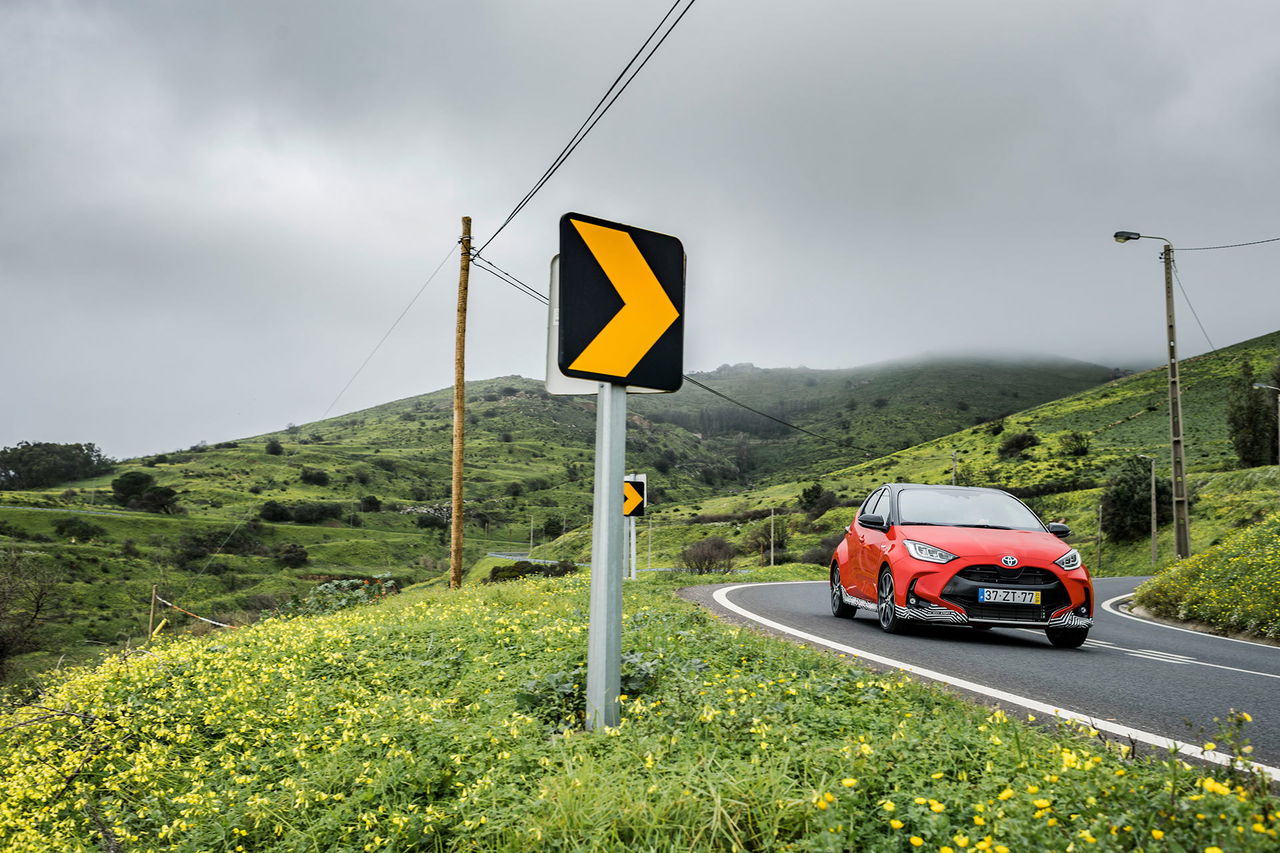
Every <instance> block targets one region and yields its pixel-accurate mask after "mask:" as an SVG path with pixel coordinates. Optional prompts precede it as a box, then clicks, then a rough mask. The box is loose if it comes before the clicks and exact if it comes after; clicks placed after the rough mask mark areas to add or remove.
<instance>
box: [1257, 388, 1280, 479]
mask: <svg viewBox="0 0 1280 853" xmlns="http://www.w3.org/2000/svg"><path fill="white" fill-rule="evenodd" d="M1253 387H1254V388H1266V389H1267V390H1268V391H1275V392H1276V464H1278V465H1280V388H1277V387H1276V386H1274V385H1264V384H1263V383H1261V382H1255V383H1253Z"/></svg>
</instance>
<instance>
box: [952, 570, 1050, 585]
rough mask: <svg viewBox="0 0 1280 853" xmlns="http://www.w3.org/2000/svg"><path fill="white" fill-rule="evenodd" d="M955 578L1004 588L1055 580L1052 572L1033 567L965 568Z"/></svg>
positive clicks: (1048, 582)
mask: <svg viewBox="0 0 1280 853" xmlns="http://www.w3.org/2000/svg"><path fill="white" fill-rule="evenodd" d="M955 576H956V577H958V578H964V579H966V580H971V581H974V582H975V583H984V584H993V583H995V584H1002V585H1005V586H1010V585H1017V586H1040V585H1042V584H1050V583H1054V582H1055V581H1056V580H1057V577H1056V576H1055V575H1054V574H1053V572H1051V571H1049V570H1048V569H1041V568H1037V567H1035V566H1019V567H1017V568H1013V569H1006V568H1005V567H1004V566H967V567H965V568H963V569H961V570H960V571H958V572H956V575H955Z"/></svg>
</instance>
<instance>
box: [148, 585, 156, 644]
mask: <svg viewBox="0 0 1280 853" xmlns="http://www.w3.org/2000/svg"><path fill="white" fill-rule="evenodd" d="M155 632H156V585H155V584H152V585H151V615H150V616H148V617H147V641H148V642H150V641H151V635H152V634H154V633H155Z"/></svg>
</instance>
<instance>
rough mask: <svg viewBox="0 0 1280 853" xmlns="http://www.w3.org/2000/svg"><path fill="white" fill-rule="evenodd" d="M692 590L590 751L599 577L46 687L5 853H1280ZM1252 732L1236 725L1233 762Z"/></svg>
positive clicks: (1171, 770) (1185, 782) (328, 622)
mask: <svg viewBox="0 0 1280 853" xmlns="http://www.w3.org/2000/svg"><path fill="white" fill-rule="evenodd" d="M797 571H798V572H799V573H800V574H801V575H802V576H807V572H808V571H809V570H808V569H807V568H806V567H795V566H792V567H786V568H775V569H771V570H770V569H766V570H761V572H760V573H759V574H757V575H755V576H751V577H743V578H742V579H752V577H754V578H767V579H782V578H785V577H787V576H793V575H794V574H795V573H796V572H797ZM735 579H736V578H735ZM684 582H687V578H680V577H669V578H651V579H648V580H646V581H644V582H640V583H633V584H628V585H627V588H626V601H625V621H624V648H623V651H624V658H623V660H624V664H623V679H624V688H623V689H624V690H625V691H626V694H627V695H626V697H625V699H624V701H623V713H622V723H621V725H620V726H619V727H617V728H616V729H608V730H604V731H598V732H590V733H588V732H584V731H583V730H582V729H581V723H582V719H581V708H582V699H583V695H582V694H583V680H584V675H583V665H584V656H585V648H586V627H587V626H586V618H585V613H586V608H587V588H588V579H587V577H585V576H584V575H570V576H567V577H563V578H536V579H535V578H526V579H524V580H518V581H513V582H509V583H502V584H496V585H477V586H475V587H473V588H469V589H464V590H462V591H456V592H450V591H446V590H427V589H417V590H411V591H410V592H408V593H406V594H404V595H400V596H395V597H393V598H391V599H389V600H387V601H385V602H383V603H382V604H378V605H374V606H361V607H355V608H351V609H347V610H343V611H341V612H338V613H334V614H331V615H325V616H314V617H299V618H293V619H288V620H268V621H265V622H262V623H259V624H258V625H255V626H253V627H250V628H245V629H240V630H236V631H222V632H219V633H217V634H216V635H215V636H212V637H206V638H183V639H173V640H166V641H162V642H159V643H157V644H156V645H155V646H153V647H151V648H149V649H145V650H135V651H134V652H133V653H130V654H126V655H117V656H112V657H111V658H110V659H108V660H107V661H105V662H104V663H103V664H102V665H100V666H99V667H97V668H96V669H91V670H73V671H68V672H63V673H59V674H57V675H55V676H50V677H49V678H48V680H47V684H46V685H45V687H44V689H43V691H42V692H41V693H40V694H39V695H38V696H34V697H30V698H29V699H28V701H27V702H26V703H25V704H19V705H17V706H13V705H11V706H10V707H8V708H7V709H6V710H4V711H3V713H2V714H0V732H3V735H0V847H3V848H4V849H6V850H12V851H15V853H19V852H20V851H41V853H43V851H46V850H49V849H60V850H99V849H100V850H107V849H139V850H143V849H146V850H190V851H195V850H210V849H217V850H235V849H238V848H242V849H245V850H258V851H276V850H279V851H283V850H315V849H319V850H409V849H412V850H513V851H514V850H531V849H538V850H586V849H628V850H649V849H655V850H656V849H664V850H666V849H682V850H695V849H696V850H726V851H728V850H786V849H790V850H800V851H819V850H831V851H836V850H847V849H853V848H856V849H859V850H873V851H876V850H882V851H889V850H893V851H897V850H910V849H916V848H917V847H918V848H920V849H925V850H946V849H950V850H953V851H955V850H983V851H997V853H1000V851H1011V850H1073V849H1074V850H1084V849H1091V850H1092V849H1098V850H1132V849H1135V848H1144V849H1149V850H1151V849H1171V850H1196V851H1202V850H1206V849H1213V848H1215V847H1216V848H1220V849H1223V850H1233V851H1251V850H1258V851H1261V850H1272V849H1275V845H1276V843H1277V830H1278V828H1280V824H1278V823H1277V816H1276V808H1277V803H1276V802H1275V800H1274V798H1273V797H1272V796H1271V795H1270V794H1269V793H1268V791H1267V788H1266V786H1265V784H1263V783H1262V782H1260V781H1259V780H1257V779H1255V778H1253V777H1251V776H1250V775H1249V774H1248V773H1246V772H1243V771H1242V770H1241V769H1240V768H1239V767H1237V768H1236V769H1234V770H1229V769H1226V768H1216V769H1203V768H1192V767H1189V766H1187V765H1185V764H1183V763H1182V762H1181V761H1180V760H1178V759H1176V758H1170V757H1168V756H1165V755H1161V754H1156V753H1153V754H1144V755H1141V756H1134V755H1131V754H1127V752H1126V750H1125V749H1124V748H1121V747H1116V746H1109V745H1107V744H1105V743H1104V742H1103V741H1101V740H1100V739H1098V738H1096V737H1094V736H1093V735H1094V734H1095V733H1092V732H1090V731H1088V730H1085V729H1081V728H1078V727H1070V726H1055V725H1053V724H1049V725H1048V727H1047V728H1042V727H1040V726H1041V725H1043V724H1044V723H1045V722H1046V721H1043V720H1041V721H1037V722H1038V724H1040V725H1028V724H1027V723H1025V722H1023V721H1021V720H1018V719H1011V718H1009V717H1007V716H1006V715H1005V714H1004V713H1003V712H1001V711H992V710H990V709H983V708H979V707H976V706H974V705H972V704H970V703H967V702H964V701H961V700H959V699H956V698H953V697H951V696H950V695H948V694H947V693H945V692H944V691H941V690H937V689H933V688H928V687H925V686H922V685H919V684H916V683H914V682H913V681H912V680H911V679H910V678H909V677H907V676H905V675H903V674H900V673H894V674H877V673H872V672H868V671H865V670H863V669H860V668H858V667H856V666H854V665H852V664H851V663H850V662H849V661H846V660H841V659H839V658H837V657H836V656H833V655H828V654H822V653H819V652H815V651H812V650H809V649H805V648H800V647H797V646H794V645H792V644H789V643H786V642H781V641H778V640H776V639H772V638H767V637H764V636H761V635H758V634H755V633H753V632H751V631H745V630H742V629H739V628H735V627H733V626H731V625H728V624H725V623H723V622H721V621H719V620H717V619H715V618H713V617H710V616H708V615H707V614H705V613H704V612H703V611H702V610H700V609H699V608H697V607H695V606H694V605H692V604H690V603H687V602H685V601H683V600H681V599H679V598H677V597H676V596H675V595H674V589H675V588H676V587H677V586H678V585H680V584H681V583H684ZM1044 653H1045V654H1046V655H1053V654H1055V653H1054V652H1052V651H1048V650H1046V651H1045V652H1044ZM1247 721H1248V711H1247V709H1241V711H1240V712H1239V713H1238V714H1235V715H1233V717H1232V719H1231V720H1224V721H1222V722H1223V724H1224V726H1225V727H1226V729H1227V730H1228V737H1230V738H1231V740H1232V742H1231V743H1230V744H1229V746H1230V748H1233V749H1235V750H1237V751H1240V752H1243V750H1244V749H1245V747H1246V745H1247V744H1246V742H1245V740H1244V735H1247ZM1242 727H1244V734H1243V735H1242V734H1241V728H1242ZM1220 740H1222V738H1220ZM1220 746H1221V744H1220Z"/></svg>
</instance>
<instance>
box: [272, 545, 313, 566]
mask: <svg viewBox="0 0 1280 853" xmlns="http://www.w3.org/2000/svg"><path fill="white" fill-rule="evenodd" d="M272 556H273V557H275V560H276V562H277V563H279V564H280V565H282V566H284V567H286V568H290V569H296V568H298V567H299V566H302V565H305V564H306V562H307V549H306V548H304V547H303V546H301V545H299V544H297V543H296V542H290V543H289V544H287V545H280V546H278V547H277V548H276V549H275V551H274V552H272Z"/></svg>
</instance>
